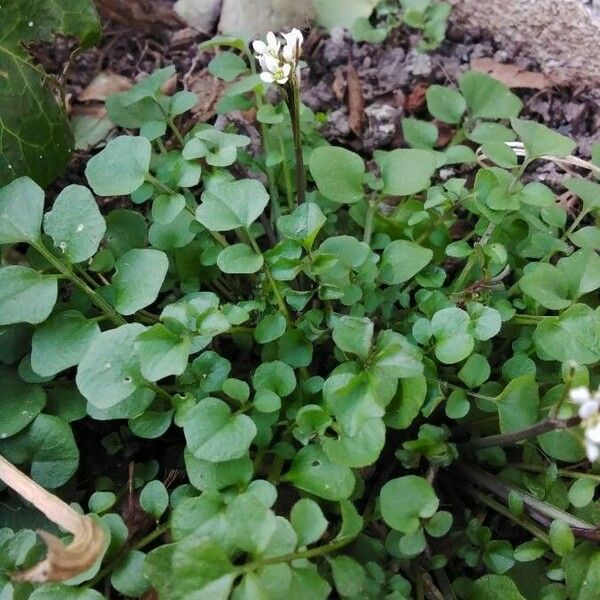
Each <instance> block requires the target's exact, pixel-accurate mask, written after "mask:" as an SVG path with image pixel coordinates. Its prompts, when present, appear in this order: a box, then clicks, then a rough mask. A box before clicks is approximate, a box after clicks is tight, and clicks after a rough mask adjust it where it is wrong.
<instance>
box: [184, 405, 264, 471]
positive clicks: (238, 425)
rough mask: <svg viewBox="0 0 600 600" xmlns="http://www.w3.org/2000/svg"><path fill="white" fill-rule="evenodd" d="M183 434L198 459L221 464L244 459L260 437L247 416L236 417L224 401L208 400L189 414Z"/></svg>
mask: <svg viewBox="0 0 600 600" xmlns="http://www.w3.org/2000/svg"><path fill="white" fill-rule="evenodd" d="M183 431H184V433H185V439H186V440H187V446H188V448H189V450H190V452H192V453H193V455H194V456H195V457H196V458H200V459H202V460H207V461H209V462H215V463H218V462H223V461H229V460H234V459H236V458H242V457H243V456H244V455H245V454H246V453H247V452H248V448H250V444H251V443H252V440H253V439H254V437H255V436H256V425H255V424H254V422H253V421H252V419H250V417H248V416H247V415H243V414H242V415H232V414H231V410H230V408H229V406H227V404H225V402H223V401H222V400H219V399H217V398H205V399H204V400H201V401H200V402H199V403H198V404H197V405H196V406H194V408H192V409H191V410H190V411H189V412H188V413H187V414H186V417H185V422H184V426H183Z"/></svg>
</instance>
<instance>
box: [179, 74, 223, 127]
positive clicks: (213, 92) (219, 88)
mask: <svg viewBox="0 0 600 600" xmlns="http://www.w3.org/2000/svg"><path fill="white" fill-rule="evenodd" d="M188 90H189V91H190V92H194V94H196V96H198V104H196V106H194V108H192V113H193V114H194V116H195V119H196V120H197V121H199V122H201V123H205V122H206V121H208V120H210V119H211V118H212V117H214V116H215V114H216V106H217V103H218V102H219V100H220V99H221V97H222V95H223V92H224V90H225V83H224V82H222V81H221V80H220V79H217V78H216V77H215V76H213V75H211V74H210V73H209V72H208V70H207V69H204V70H202V71H200V72H199V73H198V74H197V75H194V76H191V77H190V78H189V83H188Z"/></svg>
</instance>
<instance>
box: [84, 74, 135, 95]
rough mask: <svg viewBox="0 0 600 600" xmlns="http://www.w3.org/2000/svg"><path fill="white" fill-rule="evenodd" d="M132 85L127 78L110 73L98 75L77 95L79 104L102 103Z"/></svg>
mask: <svg viewBox="0 0 600 600" xmlns="http://www.w3.org/2000/svg"><path fill="white" fill-rule="evenodd" d="M132 85H133V83H132V82H131V80H130V79H128V78H127V77H123V76H122V75H117V74H116V73H112V72H111V71H102V73H98V75H96V77H94V79H93V80H92V82H91V83H90V84H89V85H88V86H87V87H86V88H85V89H84V90H83V91H82V92H81V94H79V97H78V98H77V99H78V100H79V102H88V101H89V100H98V101H100V102H104V101H105V100H106V99H107V98H108V97H109V96H110V95H111V94H116V93H118V92H126V91H127V90H129V89H131V86H132Z"/></svg>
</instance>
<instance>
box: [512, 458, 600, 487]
mask: <svg viewBox="0 0 600 600" xmlns="http://www.w3.org/2000/svg"><path fill="white" fill-rule="evenodd" d="M506 466H507V467H513V468H515V469H521V470H523V471H531V472H532V473H545V472H546V471H547V470H548V469H547V468H546V467H540V466H539V465H528V464H525V463H509V464H507V465H506ZM556 473H557V474H558V475H559V476H560V477H566V478H567V479H590V480H591V481H596V482H598V483H600V475H594V474H593V473H581V472H579V471H569V470H568V469H558V470H557V471H556Z"/></svg>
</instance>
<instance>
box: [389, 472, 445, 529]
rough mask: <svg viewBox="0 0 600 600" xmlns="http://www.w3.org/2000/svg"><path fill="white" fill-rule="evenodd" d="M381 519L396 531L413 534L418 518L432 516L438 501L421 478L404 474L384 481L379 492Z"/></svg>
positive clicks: (428, 484) (419, 523)
mask: <svg viewBox="0 0 600 600" xmlns="http://www.w3.org/2000/svg"><path fill="white" fill-rule="evenodd" d="M379 499H380V502H381V516H382V517H383V520H384V521H385V522H386V523H387V524H388V525H389V526H390V527H391V528H392V529H395V530H396V531H399V532H400V533H414V532H416V531H417V530H418V529H419V527H420V526H421V519H428V518H430V517H432V516H433V515H434V513H435V512H436V511H437V509H438V506H439V503H440V502H439V500H438V498H437V496H436V495H435V492H434V491H433V487H432V486H431V484H430V483H429V482H428V481H427V480H426V479H424V478H423V477H418V476H416V475H406V476H404V477H399V478H398V479H392V480H390V481H388V482H387V483H386V484H385V485H384V486H383V487H382V488H381V492H380V494H379Z"/></svg>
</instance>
